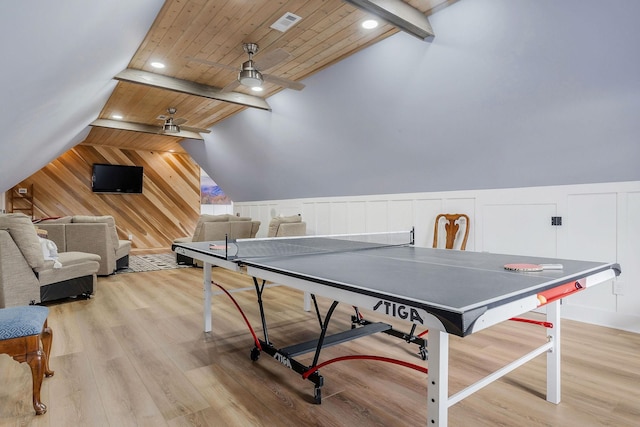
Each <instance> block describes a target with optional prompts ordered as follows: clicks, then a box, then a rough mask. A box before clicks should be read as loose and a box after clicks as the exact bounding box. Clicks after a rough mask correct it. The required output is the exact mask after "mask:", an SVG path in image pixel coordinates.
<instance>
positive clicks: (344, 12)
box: [83, 0, 452, 152]
mask: <svg viewBox="0 0 640 427" xmlns="http://www.w3.org/2000/svg"><path fill="white" fill-rule="evenodd" d="M451 2H452V1H451V0H410V1H406V3H408V4H410V5H411V6H413V7H414V8H416V9H418V10H420V11H421V12H424V13H425V14H427V15H428V14H430V13H432V12H433V11H434V10H435V9H436V8H441V7H444V6H446V5H447V4H449V3H451ZM287 12H290V13H294V14H296V15H298V16H300V17H302V20H301V21H299V22H298V23H297V24H295V25H294V26H292V27H291V28H290V29H289V30H288V31H286V32H284V33H283V32H280V31H277V30H273V29H271V28H270V25H271V24H273V23H274V22H275V21H277V20H278V19H279V18H280V17H282V16H283V15H284V14H285V13H287ZM370 17H371V15H369V14H368V13H366V12H363V11H361V10H359V9H356V8H355V7H353V6H352V5H350V4H348V3H344V2H343V1H341V0H312V1H306V0H289V1H273V0H256V1H252V0H216V1H207V0H167V1H166V2H165V4H164V6H163V7H162V9H161V10H160V13H159V14H158V16H157V17H156V19H155V22H154V23H153V25H152V27H151V28H150V30H149V32H148V33H147V35H146V37H145V39H144V41H143V42H142V44H141V45H140V47H139V48H138V51H137V52H136V54H135V55H134V56H133V58H131V62H130V63H129V65H128V68H129V69H134V70H143V71H146V72H151V73H155V74H161V75H163V76H168V77H173V78H177V79H181V81H187V83H188V82H194V83H198V84H200V85H206V86H208V87H213V91H214V92H215V91H217V89H220V88H224V87H225V86H226V85H228V84H229V83H231V82H233V81H234V80H235V79H236V76H237V73H238V70H239V68H240V66H241V64H242V63H243V62H244V61H246V60H247V59H248V57H247V54H246V53H245V52H244V51H243V49H242V44H243V43H248V42H253V43H258V45H259V47H260V49H259V52H258V53H257V54H256V56H255V58H254V59H255V61H256V62H257V63H258V65H259V64H260V58H261V57H265V58H268V57H269V55H270V54H271V55H273V53H274V52H275V51H276V50H278V52H280V53H282V50H284V51H285V52H287V53H288V54H289V56H288V58H286V59H284V60H282V61H280V62H278V63H277V64H276V65H274V66H272V67H271V68H268V69H266V70H265V69H261V70H260V71H261V72H263V73H266V74H269V75H273V76H276V77H280V78H285V79H288V80H293V81H300V80H303V79H305V78H306V77H309V76H310V75H312V74H314V73H316V72H318V71H319V70H322V69H323V68H325V67H328V66H330V65H332V64H334V63H336V62H338V61H340V60H342V59H344V58H346V57H347V56H349V55H351V54H353V53H355V52H357V51H359V50H361V49H363V48H365V47H367V46H369V45H371V44H373V43H375V42H377V41H379V40H382V39H383V38H386V37H388V36H390V35H391V34H394V33H396V32H397V31H398V30H397V29H396V28H395V27H393V26H391V25H389V24H384V23H382V25H380V26H378V27H377V28H376V29H374V30H365V29H363V28H362V27H361V26H360V23H361V22H362V21H363V20H365V19H367V18H370ZM154 61H158V62H162V63H164V64H165V65H166V67H165V68H164V69H161V70H157V69H155V68H153V67H152V66H151V63H152V62H154ZM202 61H208V62H214V63H218V64H222V66H212V65H209V64H206V63H203V62H202ZM224 65H226V66H227V67H224ZM263 88H264V91H263V92H262V93H261V94H260V95H259V96H260V97H261V98H265V99H266V100H267V102H268V97H269V96H271V95H273V94H275V93H277V92H279V91H280V90H292V89H283V88H282V87H280V86H277V85H275V84H273V83H267V82H265V84H264V85H263ZM210 89H211V88H210ZM233 91H234V92H237V93H239V94H245V95H249V96H256V94H255V93H254V92H252V91H251V90H250V89H249V88H245V87H243V86H238V87H237V88H235V89H233ZM245 95H241V96H245ZM169 107H175V108H177V113H176V115H175V116H176V117H178V118H183V119H186V120H187V122H186V123H185V124H184V125H185V126H189V127H195V128H205V129H206V128H210V127H211V126H213V125H215V124H216V123H218V122H219V121H221V120H224V119H225V118H227V117H229V116H231V115H233V114H235V113H237V112H239V111H241V110H243V109H245V108H247V107H245V106H242V105H238V104H235V103H230V102H224V101H220V100H216V99H211V98H208V97H204V96H196V95H192V94H189V93H183V92H178V91H175V90H167V89H163V88H158V87H153V86H150V85H147V84H139V83H131V82H129V81H122V80H120V81H118V83H117V85H116V88H115V89H114V91H113V93H112V95H111V97H110V99H109V100H108V102H107V103H106V104H105V106H104V108H103V109H102V112H101V113H100V116H99V118H100V119H113V115H120V116H122V119H121V120H122V121H126V122H133V123H140V124H146V125H153V126H157V128H158V130H160V128H161V125H162V121H161V120H158V119H157V117H158V116H159V115H162V114H165V115H166V114H167V112H166V110H167V108H169ZM181 139H182V138H181V137H179V136H169V135H160V134H159V135H153V134H150V133H140V132H135V131H128V130H118V129H110V128H103V127H93V128H92V130H91V132H90V133H89V135H88V137H87V138H86V140H85V141H84V142H83V144H85V145H108V146H114V147H120V148H125V149H137V150H149V151H170V150H174V151H175V152H184V149H183V148H182V147H181V146H180V144H179V143H178V142H179V141H180V140H181Z"/></svg>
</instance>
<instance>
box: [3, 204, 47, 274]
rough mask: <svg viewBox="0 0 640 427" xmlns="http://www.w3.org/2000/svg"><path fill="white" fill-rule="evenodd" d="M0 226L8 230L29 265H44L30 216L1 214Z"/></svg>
mask: <svg viewBox="0 0 640 427" xmlns="http://www.w3.org/2000/svg"><path fill="white" fill-rule="evenodd" d="M0 228H4V229H7V230H9V234H10V235H11V238H12V239H13V241H14V242H16V245H17V246H18V248H19V249H20V252H22V256H23V257H24V259H25V260H26V261H27V263H28V264H29V267H31V268H40V267H42V266H43V265H44V257H43V256H42V249H41V248H40V242H39V241H38V235H37V234H36V228H35V227H34V226H33V224H32V223H31V218H29V217H28V216H26V215H25V214H23V213H12V214H2V215H0Z"/></svg>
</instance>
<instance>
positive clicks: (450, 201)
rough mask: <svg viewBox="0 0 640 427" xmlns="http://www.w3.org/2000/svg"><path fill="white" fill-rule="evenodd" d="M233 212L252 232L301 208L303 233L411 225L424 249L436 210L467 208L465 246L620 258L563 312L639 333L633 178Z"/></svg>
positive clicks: (639, 207) (638, 192)
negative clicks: (613, 274) (250, 223)
mask: <svg viewBox="0 0 640 427" xmlns="http://www.w3.org/2000/svg"><path fill="white" fill-rule="evenodd" d="M234 210H235V212H238V213H240V215H241V216H250V217H252V218H253V219H257V220H260V221H262V225H261V228H260V231H259V232H258V237H264V236H266V232H267V228H268V227H267V226H268V223H269V220H270V218H271V217H273V216H276V215H293V214H297V213H300V214H302V217H303V220H304V221H305V222H307V232H308V234H341V233H361V232H378V231H398V230H407V229H410V228H411V227H415V231H416V245H418V246H426V247H430V246H431V242H432V241H433V222H434V219H435V217H436V215H437V214H438V213H444V212H448V213H466V214H467V215H469V216H470V218H471V228H470V235H469V241H468V243H467V250H472V251H489V252H498V253H500V252H501V253H513V254H522V255H536V256H545V257H557V258H567V259H584V260H594V261H607V262H609V261H617V262H619V263H620V265H621V267H622V275H621V276H620V277H619V278H618V279H616V280H615V281H614V282H613V283H611V284H605V285H601V286H597V287H595V288H591V289H587V290H585V291H583V292H582V293H580V294H577V295H575V296H573V297H572V298H569V299H568V300H567V301H566V304H565V305H564V309H563V315H564V317H567V318H573V319H575V320H580V321H584V322H589V323H594V324H599V325H604V326H610V327H614V328H619V329H625V330H629V331H634V332H639V333H640V262H639V261H640V224H639V221H637V218H640V181H632V182H618V183H604V184H584V185H567V186H552V187H528V188H511V189H497V190H465V191H448V192H425V193H410V194H392V195H371V196H353V197H328V198H305V199H289V200H272V201H259V202H240V203H239V202H236V203H235V204H234ZM551 216H561V217H562V226H559V227H557V226H552V225H551Z"/></svg>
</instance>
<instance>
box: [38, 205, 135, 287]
mask: <svg viewBox="0 0 640 427" xmlns="http://www.w3.org/2000/svg"><path fill="white" fill-rule="evenodd" d="M37 225H38V228H41V229H43V230H47V233H48V238H49V239H51V240H53V241H54V242H55V243H56V245H58V250H59V251H61V252H68V251H78V252H88V253H92V254H96V255H99V256H100V258H101V261H100V269H99V270H98V276H108V275H109V274H113V273H114V272H115V271H116V270H119V269H121V268H125V267H128V266H129V252H130V251H131V241H130V240H120V239H119V238H118V231H117V229H116V222H115V220H114V218H113V216H111V215H74V216H66V217H62V218H58V219H53V220H43V221H40V222H39V223H38V224H37Z"/></svg>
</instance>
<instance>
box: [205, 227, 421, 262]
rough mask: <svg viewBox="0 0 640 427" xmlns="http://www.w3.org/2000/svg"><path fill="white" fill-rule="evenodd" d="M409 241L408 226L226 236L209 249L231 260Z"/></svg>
mask: <svg viewBox="0 0 640 427" xmlns="http://www.w3.org/2000/svg"><path fill="white" fill-rule="evenodd" d="M413 242H414V238H413V230H411V231H399V232H386V233H364V234H344V235H329V236H300V237H287V238H266V239H240V240H227V241H223V242H214V243H212V244H211V245H210V247H209V249H210V250H211V251H212V252H215V253H216V254H217V255H218V256H224V258H225V259H228V260H234V259H253V258H265V257H290V256H296V255H311V254H322V253H338V252H352V251H358V250H367V249H374V248H381V247H392V246H406V245H411V244H413Z"/></svg>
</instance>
